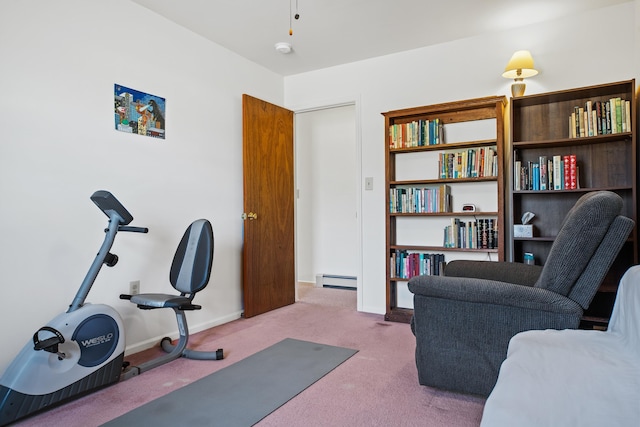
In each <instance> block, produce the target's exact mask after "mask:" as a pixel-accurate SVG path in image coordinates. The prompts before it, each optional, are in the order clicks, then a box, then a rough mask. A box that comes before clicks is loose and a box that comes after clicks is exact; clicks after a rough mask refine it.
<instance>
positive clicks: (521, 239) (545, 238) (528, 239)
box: [513, 236, 556, 242]
mask: <svg viewBox="0 0 640 427" xmlns="http://www.w3.org/2000/svg"><path fill="white" fill-rule="evenodd" d="M513 240H515V241H518V242H553V241H554V240H556V238H555V237H551V236H542V237H514V238H513Z"/></svg>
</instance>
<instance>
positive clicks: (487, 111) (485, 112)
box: [383, 96, 506, 323]
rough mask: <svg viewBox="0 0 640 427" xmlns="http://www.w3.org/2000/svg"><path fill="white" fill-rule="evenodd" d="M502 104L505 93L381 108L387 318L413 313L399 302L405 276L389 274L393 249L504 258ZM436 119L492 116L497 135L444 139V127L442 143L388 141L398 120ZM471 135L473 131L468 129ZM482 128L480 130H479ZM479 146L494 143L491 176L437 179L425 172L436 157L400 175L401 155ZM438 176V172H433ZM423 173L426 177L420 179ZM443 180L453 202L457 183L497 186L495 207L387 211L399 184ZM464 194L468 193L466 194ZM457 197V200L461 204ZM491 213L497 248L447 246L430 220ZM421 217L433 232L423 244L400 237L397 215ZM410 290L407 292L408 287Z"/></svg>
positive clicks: (408, 316) (471, 119)
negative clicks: (418, 171)
mask: <svg viewBox="0 0 640 427" xmlns="http://www.w3.org/2000/svg"><path fill="white" fill-rule="evenodd" d="M505 106H506V98H505V97H504V96H493V97H485V98H477V99H469V100H464V101H456V102H449V103H443V104H436V105H429V106H424V107H416V108H407V109H402V110H394V111H389V112H386V113H383V116H384V118H385V147H386V148H385V170H386V179H385V181H386V182H385V184H386V186H385V189H386V197H385V203H386V204H385V209H386V215H385V217H386V221H385V222H386V256H387V267H386V314H385V319H386V320H388V321H396V322H405V323H408V322H409V321H410V319H411V316H412V314H413V310H412V309H410V308H407V307H402V306H399V305H398V291H399V287H401V286H403V287H406V283H407V282H408V280H409V279H407V278H397V277H393V274H392V267H391V265H390V264H391V263H390V258H391V256H392V254H393V253H394V251H396V250H402V251H409V252H420V253H423V252H430V253H434V252H437V253H446V254H456V256H459V257H462V258H464V257H465V256H472V255H478V254H494V255H497V258H498V260H503V259H504V254H505V245H504V242H505V237H504V233H503V232H502V230H504V223H505V216H504V185H505V180H504V174H503V172H504V170H505V167H506V165H505V159H504V157H503V154H504V135H505V122H504V112H505V111H504V109H505ZM434 119H439V120H440V122H441V123H442V124H443V125H444V127H445V128H446V127H447V125H450V124H451V125H454V124H465V125H469V124H471V125H472V126H473V123H471V122H474V121H485V120H492V122H491V123H492V125H491V126H493V128H492V131H495V138H493V137H492V138H487V136H486V135H483V134H482V135H471V136H470V137H469V138H466V139H462V140H456V141H451V142H447V132H445V137H444V140H445V141H444V142H445V143H443V144H436V145H423V146H418V147H402V148H392V147H391V145H390V130H389V129H390V126H392V125H397V124H405V123H410V122H413V121H416V120H434ZM470 133H471V134H473V131H471V132H470ZM480 133H482V132H480ZM479 147H487V148H495V150H496V156H497V174H496V175H495V176H486V177H472V178H436V179H433V178H432V177H429V175H434V173H433V172H434V171H437V168H438V164H437V163H438V162H437V161H436V162H433V161H425V162H424V164H423V166H421V167H423V168H424V175H422V176H421V177H418V178H417V179H414V178H412V179H398V178H397V177H398V175H401V173H400V172H401V170H400V167H399V166H397V161H398V159H399V158H400V157H402V156H413V155H420V153H429V152H436V153H442V152H453V151H460V150H466V149H475V148H479ZM436 175H437V174H436ZM422 177H424V178H425V179H422ZM443 184H447V185H449V186H450V188H451V195H452V197H453V198H454V204H455V201H456V200H457V199H456V197H458V198H460V199H461V198H462V197H463V196H457V192H458V191H457V190H458V189H459V188H460V186H465V185H466V186H477V185H487V184H488V185H491V186H492V188H495V191H496V193H495V198H496V203H495V204H496V206H491V207H490V209H487V210H486V211H482V212H480V211H479V212H467V211H461V209H459V208H458V209H456V210H457V211H456V212H437V213H395V212H391V211H390V191H391V190H392V189H395V188H401V187H409V186H414V187H437V186H439V185H443ZM465 197H466V196H465ZM459 202H460V200H458V204H459ZM474 217H476V218H491V219H492V220H493V221H495V225H496V228H497V230H498V231H499V232H498V234H497V237H496V244H497V248H495V249H486V248H485V249H467V248H448V247H443V245H442V229H440V228H438V229H436V228H437V227H435V226H433V223H434V221H439V220H440V221H441V220H443V219H446V218H460V219H464V220H465V221H471V220H473V218H474ZM405 219H406V220H409V219H410V220H412V221H421V224H423V225H421V227H422V228H423V229H424V230H425V236H426V235H427V234H428V232H429V231H430V232H431V234H432V235H433V236H435V237H431V238H428V237H425V242H424V243H421V244H405V243H406V242H403V241H401V238H400V237H399V235H400V233H399V230H400V228H402V225H401V224H400V223H399V222H400V221H401V220H405ZM407 292H408V291H407Z"/></svg>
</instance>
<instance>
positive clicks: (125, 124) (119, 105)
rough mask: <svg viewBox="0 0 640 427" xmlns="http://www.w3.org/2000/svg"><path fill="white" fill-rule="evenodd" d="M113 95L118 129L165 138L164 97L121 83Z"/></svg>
mask: <svg viewBox="0 0 640 427" xmlns="http://www.w3.org/2000/svg"><path fill="white" fill-rule="evenodd" d="M113 95H114V118H115V125H116V130H119V131H121V132H128V133H137V134H138V135H146V136H151V137H153V138H161V139H164V136H165V119H164V114H165V99H164V98H160V97H159V96H155V95H150V94H148V93H145V92H141V91H139V90H135V89H131V88H128V87H124V86H122V85H119V84H115V85H114V94H113Z"/></svg>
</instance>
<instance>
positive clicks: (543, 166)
mask: <svg viewBox="0 0 640 427" xmlns="http://www.w3.org/2000/svg"><path fill="white" fill-rule="evenodd" d="M538 164H539V165H540V166H539V167H540V190H546V189H547V185H548V184H549V178H548V177H547V156H540V159H539V162H538Z"/></svg>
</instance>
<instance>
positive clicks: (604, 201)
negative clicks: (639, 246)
mask: <svg viewBox="0 0 640 427" xmlns="http://www.w3.org/2000/svg"><path fill="white" fill-rule="evenodd" d="M622 204H623V203H622V198H621V197H620V196H619V195H617V194H616V193H613V192H610V191H594V192H590V193H586V194H585V195H583V196H582V197H581V198H580V199H578V201H577V202H576V204H575V205H574V207H573V208H571V210H570V211H569V212H568V213H567V215H566V217H565V219H564V221H563V223H562V226H561V228H560V231H559V232H558V235H557V236H556V238H555V240H554V242H553V245H552V246H551V250H550V251H549V255H548V256H547V260H546V262H545V264H544V267H543V269H542V272H541V273H540V277H539V278H538V281H537V282H536V284H535V286H536V287H538V288H545V289H549V290H551V291H554V292H556V293H559V294H561V295H565V296H569V295H570V293H571V292H572V290H573V288H574V285H579V286H582V285H583V284H587V285H591V286H592V287H593V288H594V289H588V290H586V292H582V294H584V295H581V298H580V299H581V300H582V301H580V304H581V305H582V306H583V308H586V307H585V305H586V306H587V307H588V305H589V304H590V302H591V299H592V298H593V295H594V294H595V292H596V291H597V288H598V287H599V286H600V283H601V282H602V279H603V278H604V276H605V275H606V273H607V271H608V270H609V267H611V263H612V262H613V260H614V259H615V257H616V256H617V254H618V252H619V250H620V248H621V247H622V244H623V243H624V242H625V241H626V239H627V237H628V236H629V232H630V231H631V229H630V228H628V226H629V221H631V220H630V219H628V218H627V219H626V220H617V221H616V218H618V217H619V215H620V212H621V210H622ZM614 221H616V224H615V225H616V226H615V227H612V224H613V223H614ZM631 228H633V221H631ZM609 233H611V234H610V235H608V234H609ZM613 249H615V252H613ZM585 272H586V273H587V274H585ZM581 279H582V281H581V282H579V281H580V280H581ZM592 291H593V294H591V292H592ZM589 294H591V295H590V296H589ZM574 295H575V296H578V295H580V290H579V289H578V288H576V290H575V291H574ZM585 296H588V301H584V300H585V299H587V298H585Z"/></svg>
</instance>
